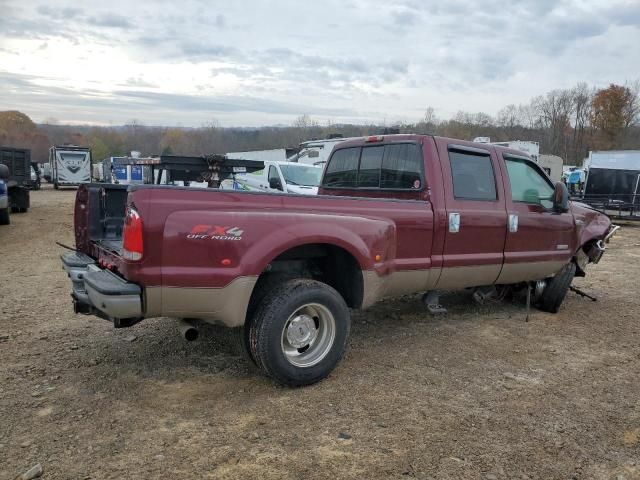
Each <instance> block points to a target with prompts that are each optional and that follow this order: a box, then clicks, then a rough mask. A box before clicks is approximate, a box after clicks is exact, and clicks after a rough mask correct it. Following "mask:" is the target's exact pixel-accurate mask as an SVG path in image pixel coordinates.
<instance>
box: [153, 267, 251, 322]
mask: <svg viewBox="0 0 640 480" xmlns="http://www.w3.org/2000/svg"><path fill="white" fill-rule="evenodd" d="M257 281H258V277H238V278H236V279H235V280H234V281H233V282H231V283H230V284H229V285H227V286H226V287H220V288H195V287H151V288H147V289H145V295H146V297H145V299H146V302H147V303H146V310H145V316H146V317H155V316H166V317H179V318H199V319H202V320H204V321H206V322H209V323H218V324H222V325H225V326H227V327H239V326H242V325H244V321H245V317H246V314H247V306H248V305H249V299H250V298H251V293H252V292H253V287H254V286H255V284H256V282H257Z"/></svg>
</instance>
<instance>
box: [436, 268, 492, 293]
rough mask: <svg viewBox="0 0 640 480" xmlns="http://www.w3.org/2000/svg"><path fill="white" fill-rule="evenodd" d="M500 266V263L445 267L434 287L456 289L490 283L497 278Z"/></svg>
mask: <svg viewBox="0 0 640 480" xmlns="http://www.w3.org/2000/svg"><path fill="white" fill-rule="evenodd" d="M500 268H502V265H501V264H493V265H469V266H465V267H445V268H443V269H442V273H441V274H440V279H439V280H438V283H436V286H435V288H437V289H438V290H458V289H462V288H467V287H479V286H482V285H491V284H493V283H494V282H495V281H496V278H498V275H499V274H500Z"/></svg>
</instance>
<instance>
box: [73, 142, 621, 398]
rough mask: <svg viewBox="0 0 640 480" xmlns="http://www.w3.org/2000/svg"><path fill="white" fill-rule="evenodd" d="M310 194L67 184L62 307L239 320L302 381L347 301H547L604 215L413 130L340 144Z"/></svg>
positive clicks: (320, 357) (322, 367) (316, 368)
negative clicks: (67, 292)
mask: <svg viewBox="0 0 640 480" xmlns="http://www.w3.org/2000/svg"><path fill="white" fill-rule="evenodd" d="M318 193H319V194H318V195H317V196H310V195H309V196H306V195H293V194H286V193H282V194H265V193H261V192H239V191H229V190H212V189H194V188H184V187H174V186H157V185H135V186H128V187H126V186H121V185H105V184H93V185H91V184H87V185H82V186H81V187H80V188H79V190H78V193H77V197H76V203H75V240H76V250H75V251H73V252H69V253H67V254H66V255H64V256H63V257H62V262H63V265H64V268H65V269H66V271H67V272H68V274H69V276H70V277H71V280H72V286H73V291H72V298H73V303H74V306H75V311H76V312H78V313H83V314H89V315H97V316H99V317H103V318H106V319H109V320H110V321H112V322H113V323H114V325H115V327H127V326H130V325H133V324H135V323H137V322H138V321H140V320H142V319H144V318H150V317H159V316H168V317H175V318H177V319H182V320H181V321H182V322H183V323H184V319H200V320H203V321H205V322H211V323H219V324H222V325H226V326H228V327H233V328H236V327H237V328H241V329H242V330H241V331H242V332H243V339H244V343H245V346H246V349H247V351H248V353H249V355H250V357H251V358H252V359H253V361H254V362H255V363H256V365H258V366H259V367H260V368H261V369H262V370H263V371H264V372H266V373H267V374H268V375H270V376H271V377H272V378H274V379H275V380H276V381H277V382H280V383H282V384H286V385H291V386H299V385H307V384H311V383H314V382H317V381H319V380H321V379H322V378H324V377H325V376H327V375H328V374H329V373H330V372H331V371H332V370H333V368H334V367H335V366H336V365H337V363H338V362H339V360H340V359H341V357H342V356H343V354H344V351H345V348H346V345H347V338H348V335H349V329H350V310H349V309H363V308H367V307H370V306H371V305H373V304H374V303H376V302H377V301H378V300H380V299H381V298H383V297H388V296H397V295H402V294H410V293H418V292H430V293H429V294H428V295H427V299H429V298H431V299H432V300H433V299H434V298H435V299H437V295H435V296H434V292H438V291H442V290H455V289H466V288H474V289H482V291H483V292H486V291H488V290H491V289H494V288H495V289H504V288H522V289H527V291H529V292H531V291H532V290H533V291H534V302H535V303H536V304H537V305H538V306H539V308H541V309H543V310H546V311H549V312H557V311H558V309H559V308H560V305H561V303H562V301H563V298H564V296H565V294H566V293H567V290H568V288H569V285H570V283H571V281H572V280H573V278H574V276H575V275H580V276H584V275H585V273H586V267H587V264H589V263H597V262H598V261H599V260H600V258H601V256H602V254H603V252H604V250H605V243H606V242H607V241H608V240H609V238H610V237H611V235H613V233H614V232H615V229H616V228H617V227H614V226H613V225H612V224H611V222H610V220H609V219H608V217H606V216H605V215H602V214H600V213H598V212H596V211H595V210H592V209H590V208H588V207H586V206H584V205H581V204H579V203H572V202H570V201H569V199H568V194H567V190H566V187H565V186H564V185H563V184H562V183H558V184H555V185H554V184H553V183H552V182H551V180H550V179H549V177H548V176H547V175H546V174H545V172H544V171H543V170H542V169H541V168H540V167H539V166H538V165H537V164H536V163H535V162H533V161H532V160H531V159H530V158H529V157H528V156H527V155H526V154H524V153H522V152H520V151H517V150H512V149H509V148H504V147H499V146H494V145H489V144H477V143H472V142H467V141H462V140H455V139H449V138H440V137H434V136H426V135H388V136H375V137H365V138H359V139H353V140H349V141H346V142H343V143H340V144H339V145H337V146H336V147H335V148H334V150H333V152H332V154H331V156H330V158H329V160H328V163H327V165H326V168H325V171H324V175H323V179H322V182H321V184H320V187H319V192H318ZM427 303H434V302H427Z"/></svg>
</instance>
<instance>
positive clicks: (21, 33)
mask: <svg viewBox="0 0 640 480" xmlns="http://www.w3.org/2000/svg"><path fill="white" fill-rule="evenodd" d="M638 78H640V0H599V1H595V0H511V1H509V0H484V1H482V2H480V1H473V0H448V1H444V2H443V1H442V0H438V1H435V0H387V1H384V2H383V1H376V0H322V1H301V0H297V1H296V0H272V1H269V0H262V1H257V0H253V1H249V0H235V1H229V0H225V1H217V0H206V1H190V0H179V1H162V0H157V1H153V2H152V1H142V0H139V1H132V0H126V1H120V0H108V1H104V0H103V1H100V2H97V1H96V2H94V1H82V2H78V1H77V0H76V1H65V0H46V1H45V0H41V1H38V0H19V1H14V0H0V110H5V109H18V110H21V111H23V112H25V113H27V114H28V115H30V116H31V117H32V118H33V119H34V120H36V121H43V120H45V119H51V118H55V119H57V120H58V121H60V122H64V123H92V124H121V123H125V122H127V121H130V120H132V119H137V120H138V121H140V122H142V123H145V124H150V125H183V126H199V125H202V124H204V123H207V122H210V121H212V120H216V121H218V122H219V123H220V124H221V125H222V126H258V125H274V124H290V123H291V122H292V121H293V120H294V119H295V118H296V117H297V116H299V115H301V114H305V113H306V114H309V115H311V116H312V117H313V118H316V119H318V120H321V121H329V120H331V121H333V122H338V123H341V122H356V123H363V122H371V121H375V122H383V121H385V122H387V123H389V124H390V123H393V122H396V121H416V120H418V119H419V118H420V117H421V116H422V115H423V112H424V111H425V109H426V108H427V107H428V106H433V107H434V108H435V110H436V114H437V115H438V116H439V117H441V118H448V117H450V116H453V115H454V114H455V112H456V111H458V110H466V111H473V112H475V111H484V112H487V113H490V114H495V113H496V111H497V110H499V109H500V108H501V107H502V106H504V105H506V104H508V103H524V102H528V101H529V99H530V98H531V97H532V96H535V95H539V94H543V93H545V92H547V91H548V90H551V89H553V88H563V87H570V86H573V85H574V84H575V83H577V82H578V81H586V82H588V83H590V84H591V85H596V86H606V85H607V84H608V83H610V82H616V83H624V82H625V81H626V80H635V79H638Z"/></svg>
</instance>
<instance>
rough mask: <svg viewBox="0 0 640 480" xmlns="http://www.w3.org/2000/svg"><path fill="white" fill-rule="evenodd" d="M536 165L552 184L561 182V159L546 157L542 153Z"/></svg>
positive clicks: (562, 162) (551, 156)
mask: <svg viewBox="0 0 640 480" xmlns="http://www.w3.org/2000/svg"><path fill="white" fill-rule="evenodd" d="M536 161H537V162H538V165H540V167H541V168H542V170H544V171H545V173H546V174H547V175H549V178H550V179H551V180H552V181H553V182H561V181H562V166H563V164H564V161H563V160H562V157H559V156H557V155H546V154H544V153H542V154H540V155H539V156H538V160H536Z"/></svg>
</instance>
